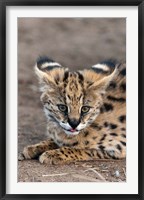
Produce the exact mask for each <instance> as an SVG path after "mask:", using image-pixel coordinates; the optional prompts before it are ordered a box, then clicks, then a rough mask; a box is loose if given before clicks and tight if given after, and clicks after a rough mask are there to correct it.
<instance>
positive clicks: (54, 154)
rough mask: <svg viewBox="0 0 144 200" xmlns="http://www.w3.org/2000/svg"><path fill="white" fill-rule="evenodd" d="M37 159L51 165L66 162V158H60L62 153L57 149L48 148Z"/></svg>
mask: <svg viewBox="0 0 144 200" xmlns="http://www.w3.org/2000/svg"><path fill="white" fill-rule="evenodd" d="M39 161H40V163H44V164H53V165H58V164H64V163H65V162H66V160H65V159H63V158H62V155H61V154H60V153H59V152H58V151H57V150H49V151H46V152H44V153H43V154H42V155H41V156H40V157H39Z"/></svg>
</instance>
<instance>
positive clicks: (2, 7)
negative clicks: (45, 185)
mask: <svg viewBox="0 0 144 200" xmlns="http://www.w3.org/2000/svg"><path fill="white" fill-rule="evenodd" d="M7 6H138V27H139V28H138V51H139V52H138V86H139V88H138V194H55V195H54V194H49V195H47V194H7V193H6V187H7V180H8V177H7V174H6V168H7V167H10V166H7V165H6V160H7V158H6V155H7V154H6V144H7V141H6V139H7V138H6V132H7V114H8V113H7V107H6V102H7V101H9V99H7V98H6V97H7V92H8V91H7V90H8V88H7V85H6V74H7V70H8V69H7V57H6V46H7V45H6V34H7V33H6V26H7V24H6V8H7ZM0 15H1V16H0V20H1V21H0V30H1V31H0V44H1V49H0V83H1V84H0V199H75V198H80V199H102V200H106V199H112V198H113V199H127V200H131V199H139V200H143V199H144V194H143V190H144V173H143V169H144V159H143V156H144V153H143V152H144V136H143V132H144V126H143V119H144V116H143V115H144V106H143V102H144V92H143V89H144V88H143V85H144V78H143V76H144V69H143V65H144V57H143V55H144V1H142V0H125V1H122V0H117V1H114V0H108V1H106V0H95V1H94V0H89V1H87V0H85V1H80V0H78V1H76V0H70V1H65V0H58V1H55V0H46V1H45V0H42V1H40V0H29V1H25V0H4V1H1V2H0Z"/></svg>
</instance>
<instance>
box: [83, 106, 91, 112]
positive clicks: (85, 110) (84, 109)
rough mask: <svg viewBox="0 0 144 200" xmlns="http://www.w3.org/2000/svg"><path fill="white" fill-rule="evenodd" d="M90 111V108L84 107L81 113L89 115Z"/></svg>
mask: <svg viewBox="0 0 144 200" xmlns="http://www.w3.org/2000/svg"><path fill="white" fill-rule="evenodd" d="M89 110H90V107H89V106H83V107H82V108H81V112H82V113H87V112H88V111H89Z"/></svg>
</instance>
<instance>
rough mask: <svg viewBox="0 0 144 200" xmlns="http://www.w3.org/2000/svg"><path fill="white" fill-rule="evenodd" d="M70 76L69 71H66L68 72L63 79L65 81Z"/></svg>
mask: <svg viewBox="0 0 144 200" xmlns="http://www.w3.org/2000/svg"><path fill="white" fill-rule="evenodd" d="M68 77H69V71H66V72H65V73H64V78H63V81H64V82H65V81H67V79H68Z"/></svg>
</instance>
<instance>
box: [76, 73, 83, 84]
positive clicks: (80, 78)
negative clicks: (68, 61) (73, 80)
mask: <svg viewBox="0 0 144 200" xmlns="http://www.w3.org/2000/svg"><path fill="white" fill-rule="evenodd" d="M77 74H78V77H79V80H80V82H83V81H84V77H83V75H82V74H81V73H80V72H77Z"/></svg>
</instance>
